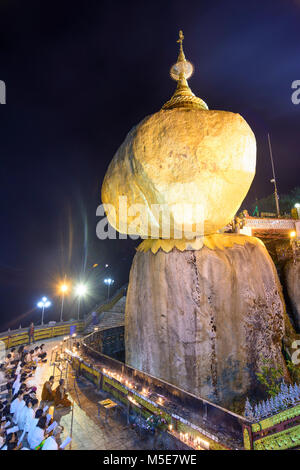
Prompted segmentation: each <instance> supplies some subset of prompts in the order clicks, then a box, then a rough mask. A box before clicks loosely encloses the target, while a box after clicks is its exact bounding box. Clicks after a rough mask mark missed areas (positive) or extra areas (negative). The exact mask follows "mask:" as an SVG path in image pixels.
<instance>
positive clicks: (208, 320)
mask: <svg viewBox="0 0 300 470" xmlns="http://www.w3.org/2000/svg"><path fill="white" fill-rule="evenodd" d="M228 237H236V238H230V243H229V244H228ZM214 240H216V236H214ZM235 240H236V241H237V244H235V243H234V241H235ZM217 241H218V243H217V244H216V246H215V248H213V247H212V245H213V243H207V244H208V246H210V248H208V247H207V246H204V247H203V248H202V249H201V250H198V251H183V252H180V251H178V250H177V249H176V248H174V249H173V250H172V251H170V252H169V253H165V252H164V251H162V250H159V251H158V252H157V253H156V254H153V253H152V252H151V250H149V251H147V252H146V253H143V252H137V253H136V255H135V258H134V260H133V264H132V267H131V272H130V282H129V287H128V295H127V303H126V311H125V346H126V362H127V363H128V364H129V365H131V366H133V367H135V368H138V369H140V370H142V371H145V372H147V373H149V374H151V375H154V376H156V377H158V378H161V379H164V380H166V381H168V382H170V383H172V384H174V385H176V386H178V387H180V388H182V389H184V390H186V391H189V392H191V393H193V394H195V395H197V396H201V397H203V398H207V399H209V400H211V401H213V402H215V403H220V404H222V405H224V406H228V404H230V403H232V402H233V401H234V400H236V399H239V398H242V397H245V396H246V395H249V396H251V395H252V392H253V390H254V389H255V388H256V387H257V379H256V376H255V372H256V371H257V370H258V369H259V366H260V363H261V357H264V358H271V359H272V360H273V361H274V363H275V364H276V365H281V366H282V367H283V368H284V370H286V369H285V365H284V360H283V357H282V354H281V345H282V337H283V333H284V303H283V300H282V295H281V286H280V284H279V280H278V277H277V273H276V270H275V266H274V264H273V262H272V260H271V258H270V256H269V254H268V252H267V250H266V248H265V247H264V245H263V243H262V242H261V241H260V240H258V239H255V238H252V237H247V236H238V235H235V234H231V235H228V234H227V235H218V236H217Z"/></svg>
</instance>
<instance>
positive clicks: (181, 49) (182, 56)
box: [177, 30, 185, 62]
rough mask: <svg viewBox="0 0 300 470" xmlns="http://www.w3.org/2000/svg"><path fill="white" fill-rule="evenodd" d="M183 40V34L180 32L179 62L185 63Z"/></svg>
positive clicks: (178, 40)
mask: <svg viewBox="0 0 300 470" xmlns="http://www.w3.org/2000/svg"><path fill="white" fill-rule="evenodd" d="M183 40H184V35H183V32H182V31H181V30H180V31H179V39H177V42H179V44H180V45H179V55H178V59H177V62H184V61H185V55H184V52H183V46H182V43H183Z"/></svg>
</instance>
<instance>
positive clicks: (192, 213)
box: [102, 36, 256, 239]
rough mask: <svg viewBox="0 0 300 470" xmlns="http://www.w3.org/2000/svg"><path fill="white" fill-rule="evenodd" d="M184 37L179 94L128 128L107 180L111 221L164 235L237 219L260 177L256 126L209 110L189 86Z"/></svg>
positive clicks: (187, 234) (212, 229) (209, 229)
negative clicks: (252, 127) (257, 162)
mask: <svg viewBox="0 0 300 470" xmlns="http://www.w3.org/2000/svg"><path fill="white" fill-rule="evenodd" d="M182 38H183V36H182ZM182 38H181V39H180V41H179V42H180V53H179V57H178V61H177V63H176V64H175V65H174V66H173V67H172V69H171V75H172V77H173V78H175V79H176V80H178V84H177V88H176V91H175V93H174V95H173V97H172V98H171V99H170V100H169V101H168V102H167V103H166V104H165V105H164V106H163V108H162V109H161V110H160V111H159V112H157V113H155V114H153V115H151V116H148V117H146V118H145V119H144V120H143V121H142V122H140V123H139V124H138V125H137V126H135V127H134V128H133V129H132V130H131V131H130V132H129V134H128V135H127V137H126V139H125V141H124V142H123V144H122V145H121V147H120V148H119V149H118V151H117V152H116V154H115V156H114V158H113V160H112V162H111V163H110V165H109V167H108V170H107V173H106V175H105V178H104V181H103V185H102V202H103V203H104V207H105V210H106V213H107V217H108V220H109V222H110V224H111V225H112V226H113V227H114V228H115V229H116V230H118V231H119V232H121V233H128V234H130V235H140V236H141V237H143V238H158V237H160V238H166V239H168V238H179V239H180V238H192V237H195V236H196V237H197V236H200V235H202V234H213V233H216V232H217V231H218V230H220V229H222V228H223V227H224V226H225V225H226V224H228V223H229V222H230V221H231V220H232V218H233V217H234V215H235V213H236V211H237V210H238V208H239V206H240V205H241V203H242V201H243V199H244V198H245V196H246V194H247V192H248V190H249V188H250V185H251V183H252V180H253V178H254V175H255V166H256V140H255V136H254V134H253V132H252V130H251V128H250V127H249V125H248V124H247V123H246V121H245V120H244V119H243V118H242V117H241V116H240V115H239V114H235V113H232V112H226V111H217V110H208V109H207V105H206V103H205V102H204V101H203V100H201V99H200V98H197V97H196V96H195V95H194V94H193V93H192V92H191V90H190V88H189V87H188V84H187V81H186V77H189V76H190V73H191V67H188V64H189V62H187V61H186V60H185V57H184V54H183V50H182ZM185 71H186V72H185ZM176 74H177V75H176ZM120 196H122V197H123V198H124V197H125V196H126V198H127V199H126V203H127V210H125V209H124V206H121V207H120V200H119V197H120ZM133 205H135V206H133ZM137 205H138V206H137ZM139 209H141V211H142V210H143V211H144V212H143V216H142V217H140V212H139ZM141 219H142V220H141ZM168 220H169V221H170V231H169V232H168V230H165V223H166V222H165V221H168ZM137 221H138V223H137ZM182 228H183V230H182ZM180 231H182V233H183V235H182V236H180V233H181V232H180ZM178 234H179V235H178Z"/></svg>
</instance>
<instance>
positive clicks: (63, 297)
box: [60, 283, 69, 322]
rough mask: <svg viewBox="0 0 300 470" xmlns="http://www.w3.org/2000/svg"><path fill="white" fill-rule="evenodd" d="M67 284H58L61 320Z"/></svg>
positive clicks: (67, 288) (61, 319)
mask: <svg viewBox="0 0 300 470" xmlns="http://www.w3.org/2000/svg"><path fill="white" fill-rule="evenodd" d="M68 290H69V286H68V285H67V284H66V283H64V284H62V285H61V286H60V292H61V294H62V296H61V309H60V321H61V322H62V321H63V310H64V301H65V293H66V292H68Z"/></svg>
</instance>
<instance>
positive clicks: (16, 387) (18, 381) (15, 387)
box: [12, 374, 21, 395]
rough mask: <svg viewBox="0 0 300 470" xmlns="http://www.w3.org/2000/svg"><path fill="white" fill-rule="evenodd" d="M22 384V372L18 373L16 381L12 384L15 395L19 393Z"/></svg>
mask: <svg viewBox="0 0 300 470" xmlns="http://www.w3.org/2000/svg"><path fill="white" fill-rule="evenodd" d="M20 386H21V374H18V375H17V377H16V379H15V381H14V383H13V384H12V392H13V395H16V393H18V391H19V390H20Z"/></svg>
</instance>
